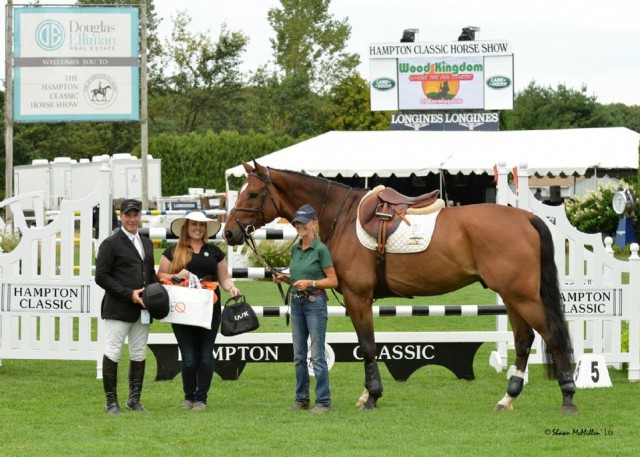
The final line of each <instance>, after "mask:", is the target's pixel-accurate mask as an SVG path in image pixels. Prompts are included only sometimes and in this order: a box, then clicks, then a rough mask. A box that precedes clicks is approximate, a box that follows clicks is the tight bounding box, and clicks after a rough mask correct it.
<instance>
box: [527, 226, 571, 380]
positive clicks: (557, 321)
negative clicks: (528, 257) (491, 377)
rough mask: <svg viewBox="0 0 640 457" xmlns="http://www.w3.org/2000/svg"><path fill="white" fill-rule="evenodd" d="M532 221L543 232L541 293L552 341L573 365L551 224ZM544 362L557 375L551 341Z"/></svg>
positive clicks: (541, 242) (559, 352)
mask: <svg viewBox="0 0 640 457" xmlns="http://www.w3.org/2000/svg"><path fill="white" fill-rule="evenodd" d="M530 221H531V225H533V227H534V228H535V229H536V230H537V232H538V234H539V235H540V297H541V298H542V303H543V305H544V309H545V311H546V314H547V326H548V328H549V338H550V342H552V344H554V345H555V347H556V349H557V350H558V353H557V354H556V355H557V356H558V357H561V358H563V359H565V360H567V361H568V362H569V364H570V365H571V366H572V367H573V349H572V347H571V338H570V337H569V331H568V330H567V322H566V320H565V318H564V311H563V309H562V297H561V295H560V285H559V284H558V268H557V267H556V263H555V260H554V247H553V238H552V236H551V231H550V230H549V227H547V225H546V224H545V223H544V221H543V220H542V219H540V218H539V217H537V216H533V217H532V218H531V220H530ZM544 358H545V363H546V369H547V376H548V377H549V378H550V379H552V378H556V377H557V375H558V373H557V365H556V363H554V362H558V361H557V360H556V361H554V360H553V357H552V355H551V351H550V349H549V344H546V345H545V354H544Z"/></svg>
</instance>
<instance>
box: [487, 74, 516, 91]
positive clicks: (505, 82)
mask: <svg viewBox="0 0 640 457" xmlns="http://www.w3.org/2000/svg"><path fill="white" fill-rule="evenodd" d="M510 85H511V80H510V79H509V78H507V77H506V76H492V77H491V78H489V79H487V86H489V87H491V88H492V89H504V88H505V87H509V86H510Z"/></svg>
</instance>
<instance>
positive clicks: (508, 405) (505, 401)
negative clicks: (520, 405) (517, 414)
mask: <svg viewBox="0 0 640 457" xmlns="http://www.w3.org/2000/svg"><path fill="white" fill-rule="evenodd" d="M514 401H516V399H515V398H513V397H511V396H509V394H505V396H504V397H502V400H500V401H499V402H498V405H500V406H502V407H503V408H504V409H506V410H508V411H511V410H513V405H512V403H513V402H514Z"/></svg>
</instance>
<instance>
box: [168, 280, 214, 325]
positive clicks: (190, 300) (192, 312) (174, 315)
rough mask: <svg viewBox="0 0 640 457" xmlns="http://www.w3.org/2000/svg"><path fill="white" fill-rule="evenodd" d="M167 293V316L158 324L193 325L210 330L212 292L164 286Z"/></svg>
mask: <svg viewBox="0 0 640 457" xmlns="http://www.w3.org/2000/svg"><path fill="white" fill-rule="evenodd" d="M163 287H164V288H165V289H167V292H168V293H169V315H168V316H167V317H165V318H164V319H160V320H159V322H169V323H171V324H182V325H194V326H196V327H204V328H206V329H209V330H211V318H212V317H213V294H214V292H213V290H209V289H192V288H189V287H181V286H165V285H163Z"/></svg>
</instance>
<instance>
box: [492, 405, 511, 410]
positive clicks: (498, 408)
mask: <svg viewBox="0 0 640 457" xmlns="http://www.w3.org/2000/svg"><path fill="white" fill-rule="evenodd" d="M493 410H494V411H513V406H511V405H502V404H500V403H497V404H496V406H494V407H493Z"/></svg>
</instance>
